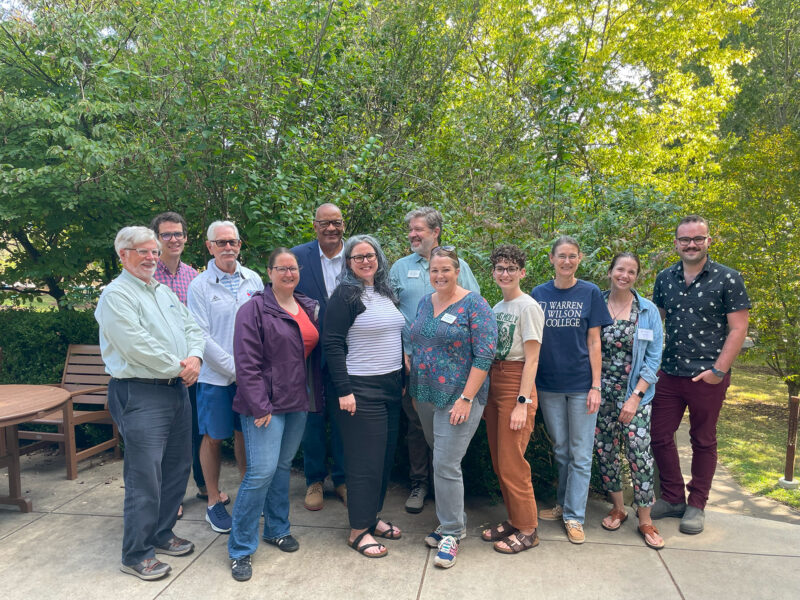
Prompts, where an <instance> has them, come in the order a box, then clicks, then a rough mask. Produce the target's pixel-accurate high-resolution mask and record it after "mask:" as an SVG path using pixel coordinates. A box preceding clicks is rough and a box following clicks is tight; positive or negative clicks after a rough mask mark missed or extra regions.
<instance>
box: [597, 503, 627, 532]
mask: <svg viewBox="0 0 800 600" xmlns="http://www.w3.org/2000/svg"><path fill="white" fill-rule="evenodd" d="M607 516H609V517H611V518H612V519H616V520H617V521H619V523H617V526H616V527H609V526H608V525H606V522H605V520H603V521H601V522H600V524H601V525H602V526H603V529H605V530H607V531H616V530H617V529H619V528H620V527H622V524H623V523H624V522H625V521H627V520H628V512H627V511H625V510H619V509H617V508H612V509H611V510H610V511H608V515H607Z"/></svg>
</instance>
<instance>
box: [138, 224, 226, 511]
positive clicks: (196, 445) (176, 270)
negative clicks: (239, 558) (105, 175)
mask: <svg viewBox="0 0 800 600" xmlns="http://www.w3.org/2000/svg"><path fill="white" fill-rule="evenodd" d="M150 229H152V230H153V231H155V232H156V235H157V236H158V239H159V240H160V241H161V258H160V259H159V260H158V264H157V265H156V272H155V273H154V274H153V278H154V279H155V280H156V281H158V282H159V283H163V284H164V285H166V286H167V287H168V288H169V289H171V290H172V291H173V292H175V295H176V296H177V297H178V299H179V300H180V301H181V302H182V303H183V304H184V306H185V305H186V290H187V289H188V288H189V284H190V283H191V282H192V279H194V278H195V277H197V275H198V273H197V269H195V268H194V267H191V266H189V265H187V264H186V263H184V262H181V254H183V247H184V246H185V245H186V229H187V227H186V220H185V219H184V218H183V217H182V216H181V215H179V214H178V213H176V212H163V213H161V214H160V215H156V217H155V218H154V219H153V221H152V222H151V223H150ZM189 400H190V401H191V403H192V475H193V477H194V482H195V485H197V489H198V490H199V493H198V497H200V498H201V499H205V498H206V497H207V492H206V482H205V479H203V469H202V468H201V467H200V442H201V441H202V439H203V436H201V435H200V434H199V432H198V429H197V385H196V384H195V385H192V386H190V387H189ZM226 499H227V496H226ZM182 516H183V505H181V508H180V510H179V511H178V518H179V519H180V518H181V517H182Z"/></svg>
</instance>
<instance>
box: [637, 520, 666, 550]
mask: <svg viewBox="0 0 800 600" xmlns="http://www.w3.org/2000/svg"><path fill="white" fill-rule="evenodd" d="M638 531H639V535H641V536H642V539H643V540H644V543H645V544H646V545H647V546H648V547H650V548H652V549H653V550H661V549H662V548H663V547H664V546H665V543H664V541H663V539H662V541H661V544H654V543H652V542H651V541H650V540H648V539H647V536H648V535H661V534H660V533H658V529H656V528H655V527H654V526H653V525H649V524H648V525H639V527H638Z"/></svg>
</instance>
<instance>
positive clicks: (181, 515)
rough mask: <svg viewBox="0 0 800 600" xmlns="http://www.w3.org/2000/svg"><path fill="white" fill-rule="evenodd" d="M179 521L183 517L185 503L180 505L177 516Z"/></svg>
mask: <svg viewBox="0 0 800 600" xmlns="http://www.w3.org/2000/svg"><path fill="white" fill-rule="evenodd" d="M176 518H177V520H178V521H180V520H181V519H182V518H183V504H181V505H180V506H179V507H178V516H177V517H176Z"/></svg>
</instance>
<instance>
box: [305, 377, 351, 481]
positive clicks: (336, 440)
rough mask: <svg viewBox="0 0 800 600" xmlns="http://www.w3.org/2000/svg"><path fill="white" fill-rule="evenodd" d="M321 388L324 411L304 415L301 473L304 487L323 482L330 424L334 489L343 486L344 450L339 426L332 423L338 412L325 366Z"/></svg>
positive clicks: (336, 398)
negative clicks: (303, 476) (323, 391)
mask: <svg viewBox="0 0 800 600" xmlns="http://www.w3.org/2000/svg"><path fill="white" fill-rule="evenodd" d="M322 377H323V384H324V387H325V408H323V410H322V412H318V413H308V419H307V420H306V430H305V433H304V434H303V472H304V474H305V476H306V485H311V484H312V483H317V482H318V481H325V477H327V476H328V463H327V460H326V459H327V456H328V432H327V425H328V423H330V424H331V458H332V459H333V464H331V479H332V480H333V485H334V486H340V485H342V484H343V483H344V480H345V477H344V449H343V447H342V436H341V433H340V432H339V425H338V423H337V422H336V417H335V415H336V413H337V412H339V397H338V396H337V395H336V391H335V390H334V387H333V382H332V381H331V378H330V375H328V368H327V366H326V367H325V369H324V370H323V372H322Z"/></svg>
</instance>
